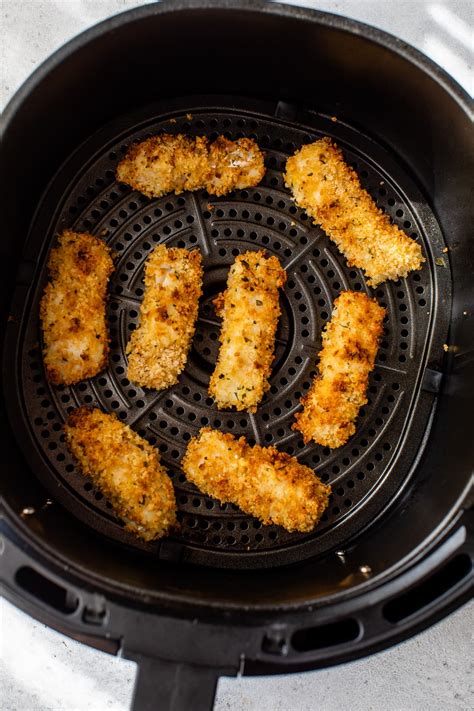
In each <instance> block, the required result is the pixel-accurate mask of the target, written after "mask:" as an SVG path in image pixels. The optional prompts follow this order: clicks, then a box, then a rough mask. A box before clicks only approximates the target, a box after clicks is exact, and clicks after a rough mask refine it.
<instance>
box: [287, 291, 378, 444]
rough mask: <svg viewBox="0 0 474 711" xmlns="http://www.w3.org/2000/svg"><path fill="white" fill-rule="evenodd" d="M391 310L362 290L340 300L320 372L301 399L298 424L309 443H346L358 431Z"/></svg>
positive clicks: (327, 333) (328, 328)
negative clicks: (362, 409)
mask: <svg viewBox="0 0 474 711" xmlns="http://www.w3.org/2000/svg"><path fill="white" fill-rule="evenodd" d="M385 313H386V312H385V309H384V308H382V307H381V306H379V304H378V303H377V302H376V301H375V299H370V298H369V297H368V296H366V295H365V294H363V293H360V292H357V291H344V292H342V294H340V295H339V296H338V297H337V299H336V300H335V301H334V307H333V312H332V318H331V321H330V322H329V323H328V324H327V326H326V329H325V331H324V332H323V348H322V350H321V352H320V354H319V375H318V376H317V377H316V378H315V379H314V381H313V384H312V386H311V389H310V390H309V391H308V394H307V395H306V396H305V397H304V398H303V399H302V400H301V402H302V404H303V411H302V412H299V413H297V414H296V415H295V418H296V423H295V424H294V425H293V428H294V429H296V430H299V431H300V432H301V433H302V434H303V438H304V441H305V442H309V441H310V440H314V441H315V442H317V443H318V444H322V445H323V446H326V447H341V445H343V444H345V443H346V442H347V440H348V439H349V437H351V436H352V435H353V434H354V432H355V429H356V428H355V420H356V418H357V415H358V414H359V410H360V408H361V407H362V406H363V405H365V403H366V402H367V386H368V381H369V373H370V371H371V370H372V369H373V367H374V362H375V356H376V354H377V349H378V342H379V339H380V336H381V335H382V331H383V325H382V324H383V319H384V316H385Z"/></svg>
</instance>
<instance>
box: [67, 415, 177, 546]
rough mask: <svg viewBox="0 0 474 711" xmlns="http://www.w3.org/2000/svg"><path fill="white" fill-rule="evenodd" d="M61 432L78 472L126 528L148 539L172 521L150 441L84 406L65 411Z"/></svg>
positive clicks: (169, 495)
mask: <svg viewBox="0 0 474 711" xmlns="http://www.w3.org/2000/svg"><path fill="white" fill-rule="evenodd" d="M64 431H65V433H66V442H67V446H68V448H69V450H70V452H71V453H72V454H73V456H74V457H75V458H76V459H77V461H78V463H79V466H80V468H81V471H82V473H83V474H84V475H85V476H88V477H90V478H91V479H92V481H93V482H94V484H95V485H96V486H97V487H98V488H99V489H100V491H101V492H102V493H103V494H104V496H105V497H106V498H107V499H108V500H109V501H110V503H111V504H112V506H113V508H114V511H115V513H116V514H117V516H119V517H120V518H121V519H123V521H124V522H125V524H126V525H125V528H126V529H127V530H129V531H132V532H133V533H135V534H136V535H137V536H139V537H140V538H143V539H144V540H145V541H151V540H153V539H156V538H160V537H161V536H164V535H166V534H167V533H168V531H169V530H170V529H171V528H173V527H174V526H176V520H177V519H176V501H175V496H174V490H173V485H172V483H171V479H170V478H169V477H168V475H167V473H166V469H165V468H164V467H163V465H162V464H160V461H159V454H158V451H157V450H156V449H155V448H154V447H152V446H151V444H149V443H148V442H147V441H146V440H145V439H143V438H142V437H139V435H137V433H136V432H134V431H133V430H132V429H130V427H128V426H127V425H125V424H123V422H120V421H119V420H118V419H117V418H116V417H115V415H107V414H105V413H104V412H101V410H98V409H93V410H90V409H88V408H87V407H80V408H78V409H77V410H74V411H73V412H72V413H71V414H70V416H69V418H68V420H67V423H66V425H65V426H64Z"/></svg>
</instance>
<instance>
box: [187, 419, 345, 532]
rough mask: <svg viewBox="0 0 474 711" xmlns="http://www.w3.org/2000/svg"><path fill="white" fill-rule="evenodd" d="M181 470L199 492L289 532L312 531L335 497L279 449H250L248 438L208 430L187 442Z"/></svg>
mask: <svg viewBox="0 0 474 711" xmlns="http://www.w3.org/2000/svg"><path fill="white" fill-rule="evenodd" d="M182 467H183V471H184V473H185V475H186V477H187V478H188V480H189V481H191V482H192V483H193V484H195V485H196V486H197V487H198V488H199V489H201V491H203V492H205V493H206V494H209V495H210V496H213V497H215V498H216V499H219V501H221V502H229V501H230V502H232V503H234V504H236V505H237V506H239V507H240V508H241V509H242V511H244V512H245V513H248V514H251V515H252V516H256V517H257V518H258V519H260V521H262V523H264V524H271V523H275V524H278V525H279V526H283V527H284V528H286V530H287V531H290V532H291V531H300V532H301V533H308V532H309V531H312V530H313V529H314V527H315V526H316V524H317V522H318V521H319V519H320V518H321V516H322V514H323V512H324V510H325V509H326V507H327V505H328V499H329V494H330V493H331V488H330V486H327V485H325V484H323V483H322V482H321V481H320V479H319V478H318V477H317V476H316V474H314V472H313V471H312V470H311V469H310V468H309V467H306V466H304V465H303V464H300V463H299V462H298V460H297V459H296V458H295V457H290V455H289V454H285V453H283V452H279V451H278V450H277V449H276V448H275V447H260V446H258V445H255V446H254V447H250V446H249V445H248V444H247V442H246V441H245V438H244V437H241V438H240V439H236V438H235V437H233V436H232V435H231V434H224V433H223V432H219V431H218V430H212V429H210V428H204V429H202V430H201V431H200V433H199V435H198V436H197V437H195V438H193V439H192V440H191V441H190V442H189V444H188V447H187V450H186V454H185V456H184V458H183V460H182Z"/></svg>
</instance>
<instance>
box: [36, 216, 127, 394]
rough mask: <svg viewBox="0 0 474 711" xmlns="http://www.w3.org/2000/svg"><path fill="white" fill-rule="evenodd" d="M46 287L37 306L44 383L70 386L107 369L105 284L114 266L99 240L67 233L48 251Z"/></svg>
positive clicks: (107, 345) (79, 234)
mask: <svg viewBox="0 0 474 711" xmlns="http://www.w3.org/2000/svg"><path fill="white" fill-rule="evenodd" d="M48 268H49V274H50V277H51V281H50V283H48V284H47V285H46V288H45V290H44V294H43V297H42V299H41V305H40V320H41V324H42V328H43V340H44V349H43V358H44V366H45V370H46V375H47V377H48V380H49V381H50V382H51V383H54V384H55V385H72V384H73V383H78V382H79V381H80V380H84V379H85V378H91V377H92V376H93V375H96V374H97V373H100V371H101V370H102V369H103V368H105V366H106V364H107V356H108V347H109V342H108V335H107V325H106V321H105V306H106V294H107V282H108V280H109V277H110V275H111V274H112V272H113V269H114V265H113V262H112V257H111V256H110V249H109V248H108V247H107V245H106V244H104V242H103V241H102V240H100V239H99V238H98V237H93V236H92V235H90V234H87V233H77V232H72V231H71V230H65V231H64V232H63V233H62V234H61V235H60V236H59V238H58V244H57V246H56V247H54V248H53V249H52V250H51V254H50V257H49V262H48Z"/></svg>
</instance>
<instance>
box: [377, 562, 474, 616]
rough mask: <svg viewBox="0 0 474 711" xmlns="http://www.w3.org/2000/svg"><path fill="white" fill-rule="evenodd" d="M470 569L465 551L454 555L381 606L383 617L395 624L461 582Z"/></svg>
mask: <svg viewBox="0 0 474 711" xmlns="http://www.w3.org/2000/svg"><path fill="white" fill-rule="evenodd" d="M471 569H472V566H471V560H470V558H469V556H468V555H467V554H466V553H462V554H460V555H458V556H456V557H455V558H453V559H452V560H450V561H449V563H447V564H446V565H445V566H443V567H442V568H441V569H440V570H438V571H437V572H436V573H434V574H433V575H432V576H430V577H429V578H428V579H427V580H424V581H423V582H422V583H421V584H420V585H417V586H416V587H414V588H412V589H411V590H409V591H408V592H406V593H404V594H403V595H400V597H397V598H395V600H391V601H390V602H389V603H387V604H386V605H385V606H384V608H383V614H384V617H385V619H386V620H388V621H389V622H392V623H393V624H396V623H397V622H401V621H402V620H404V619H405V618H407V617H410V616H411V615H414V614H415V613H416V612H419V611H420V610H422V609H423V608H424V607H427V605H430V604H431V603H432V602H434V601H435V600H437V599H438V598H439V597H441V596H442V595H444V594H445V593H447V592H448V590H450V589H451V588H453V587H454V586H455V585H457V584H458V583H459V582H461V580H463V578H465V577H466V575H468V574H469V573H470V572H471Z"/></svg>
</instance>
